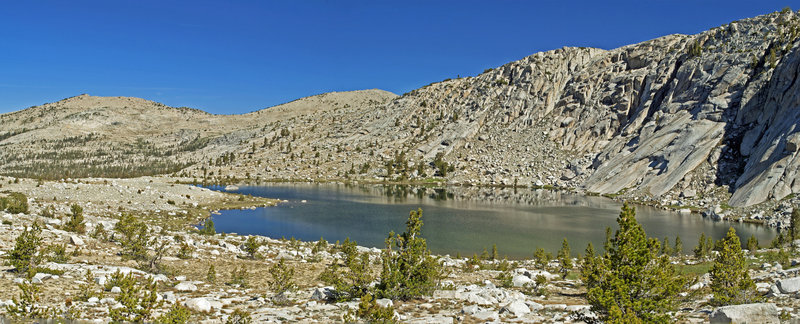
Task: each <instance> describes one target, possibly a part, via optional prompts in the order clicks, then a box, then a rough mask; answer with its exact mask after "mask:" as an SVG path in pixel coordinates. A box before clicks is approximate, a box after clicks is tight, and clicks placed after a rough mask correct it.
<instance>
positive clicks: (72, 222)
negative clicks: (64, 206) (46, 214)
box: [64, 204, 86, 233]
mask: <svg viewBox="0 0 800 324" xmlns="http://www.w3.org/2000/svg"><path fill="white" fill-rule="evenodd" d="M70 211H71V212H72V214H71V215H70V218H69V220H68V221H67V222H66V223H65V224H64V230H66V231H69V232H75V233H84V232H86V225H85V224H84V223H83V208H82V207H81V206H79V205H78V204H73V205H72V206H71V207H70Z"/></svg>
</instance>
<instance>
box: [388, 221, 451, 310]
mask: <svg viewBox="0 0 800 324" xmlns="http://www.w3.org/2000/svg"><path fill="white" fill-rule="evenodd" d="M421 232H422V209H421V208H420V209H419V210H417V211H416V212H415V211H413V210H412V211H411V212H410V213H409V216H408V220H407V221H406V231H405V232H403V234H400V235H395V234H394V232H391V233H389V237H388V238H387V239H386V249H384V250H383V254H382V255H381V259H382V261H383V269H382V271H381V279H380V282H379V283H378V286H377V291H378V292H379V294H380V295H381V296H383V297H386V298H392V299H402V300H407V299H410V298H418V297H421V296H424V295H430V294H432V293H433V290H434V289H435V288H436V284H437V282H438V280H439V278H440V276H441V274H440V269H441V265H440V264H439V263H438V261H437V260H436V259H435V258H434V257H433V256H431V251H430V250H428V245H427V243H426V242H425V239H423V238H422V237H421ZM395 248H396V250H395Z"/></svg>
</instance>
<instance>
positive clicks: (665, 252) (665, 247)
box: [661, 236, 672, 256]
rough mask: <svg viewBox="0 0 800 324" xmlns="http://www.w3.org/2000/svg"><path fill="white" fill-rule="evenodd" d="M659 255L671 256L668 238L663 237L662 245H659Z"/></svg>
mask: <svg viewBox="0 0 800 324" xmlns="http://www.w3.org/2000/svg"><path fill="white" fill-rule="evenodd" d="M661 254H663V255H667V256H669V255H672V246H671V245H670V244H669V238H668V237H666V236H664V243H662V244H661Z"/></svg>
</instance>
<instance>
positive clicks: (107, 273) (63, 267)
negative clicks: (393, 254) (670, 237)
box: [0, 177, 800, 323]
mask: <svg viewBox="0 0 800 324" xmlns="http://www.w3.org/2000/svg"><path fill="white" fill-rule="evenodd" d="M0 181H2V184H3V187H2V190H8V191H9V192H21V193H24V194H25V195H27V197H28V203H29V212H27V213H19V214H10V213H7V212H0V220H1V221H2V224H0V256H8V254H9V253H10V251H11V250H12V249H13V248H14V245H15V239H16V238H17V237H18V236H19V235H20V234H21V233H22V232H23V231H24V230H25V228H26V227H29V226H31V225H32V224H33V223H34V222H38V223H40V224H43V225H42V227H43V229H42V232H41V236H42V237H43V242H42V244H41V246H42V247H44V246H50V245H60V244H66V251H65V252H66V253H65V254H64V255H63V256H62V257H61V258H60V259H59V260H57V261H48V260H47V258H45V259H43V260H42V262H41V264H40V266H39V268H37V269H36V270H35V271H33V273H31V274H32V276H31V278H30V281H28V279H26V277H25V275H24V274H21V273H16V272H13V271H12V269H13V268H12V267H11V266H4V267H0V270H2V272H0V287H3V288H2V289H0V306H11V307H13V306H15V304H14V302H13V301H12V299H15V298H16V299H17V300H18V301H17V303H19V298H20V293H21V291H20V290H19V288H18V286H17V285H16V284H19V283H27V282H30V283H33V285H34V286H37V287H39V288H40V289H41V292H40V294H39V299H38V301H37V302H36V303H35V306H33V308H35V309H46V308H47V309H48V311H49V313H48V314H51V315H50V316H51V317H54V318H56V317H60V318H67V319H81V320H87V321H92V322H108V321H110V320H111V317H110V314H109V312H110V310H114V309H117V308H121V307H122V305H121V303H120V300H121V298H122V296H121V289H120V287H116V286H114V283H115V281H114V280H115V279H114V276H115V275H114V274H115V273H116V272H120V273H123V274H133V275H134V276H136V277H141V278H151V279H153V280H155V281H156V282H157V283H158V287H157V300H158V303H157V305H158V306H157V307H155V308H154V309H153V311H152V313H151V317H150V318H151V319H155V318H158V317H159V316H161V315H163V314H165V313H167V311H168V310H170V309H171V307H172V306H173V305H176V304H178V305H184V306H185V307H187V308H188V309H189V310H190V311H191V313H190V316H191V317H190V321H191V322H205V323H221V322H226V321H229V320H230V321H233V320H234V319H237V318H239V319H241V318H242V317H243V316H249V317H250V318H251V319H252V321H253V322H257V323H262V322H325V323H327V322H341V321H343V319H344V318H345V317H347V316H352V313H353V310H354V309H356V308H357V307H358V304H359V301H358V300H355V301H348V302H340V303H335V302H332V301H330V300H328V299H329V297H330V296H331V295H332V293H333V291H332V289H333V288H331V287H327V286H326V285H325V284H324V283H323V282H321V281H320V280H319V279H318V277H319V275H320V273H322V271H323V270H324V269H325V267H326V266H327V265H328V264H330V263H331V262H334V261H336V260H338V259H340V258H342V254H341V252H338V251H337V250H336V249H334V248H333V245H332V244H331V245H328V246H327V247H325V248H319V247H318V246H317V243H315V242H299V241H295V240H285V239H280V240H279V239H275V238H267V237H257V239H258V241H260V242H262V243H264V244H263V245H261V246H260V247H258V249H257V252H256V253H255V254H251V253H249V252H248V251H247V250H248V248H247V241H248V239H250V237H245V236H240V235H236V234H213V235H209V234H201V233H198V231H197V230H194V229H193V227H192V226H191V224H196V223H198V222H199V221H200V219H202V218H204V217H206V216H208V213H209V212H212V211H214V210H217V209H220V208H252V207H255V206H265V205H270V204H274V203H275V202H274V201H270V200H264V199H257V198H251V197H242V196H236V195H232V194H226V193H219V192H214V191H211V190H208V189H204V188H198V187H194V186H189V185H181V184H173V183H171V180H170V179H169V178H160V177H157V178H136V179H129V180H111V179H108V180H105V179H92V180H82V181H59V182H37V181H33V180H24V179H23V180H20V181H19V182H18V183H17V182H16V181H14V180H13V179H12V178H3V179H0ZM72 204H79V205H81V206H84V214H85V226H86V230H85V233H87V234H79V233H75V232H68V231H65V230H63V229H62V228H63V227H62V226H63V225H64V222H65V221H66V217H62V216H64V215H66V214H68V213H69V208H70V206H71V205H72ZM51 207H52V208H51ZM122 214H135V215H137V217H138V219H143V220H147V224H148V226H149V228H150V229H151V230H152V232H151V235H152V238H153V239H155V241H157V242H164V243H165V250H164V251H165V253H164V256H163V258H162V259H161V263H162V265H163V267H161V270H160V271H157V272H149V271H142V270H140V268H141V267H140V266H139V264H137V263H136V262H135V261H124V260H123V258H122V257H121V256H120V254H121V253H122V252H123V251H122V247H121V246H120V243H119V242H117V241H116V240H112V239H109V237H110V234H114V230H113V229H114V228H115V224H116V223H118V222H120V217H121V215H122ZM99 227H102V228H104V230H105V233H106V234H105V235H99V234H97V233H98V231H97V228H99ZM358 249H359V250H360V251H363V252H368V253H369V254H370V259H371V260H373V261H377V260H378V259H379V254H380V250H378V249H375V248H366V247H358ZM577 249H578V248H576V249H575V250H577ZM687 250H688V248H687ZM553 252H554V251H553ZM769 252H770V251H769V250H761V251H759V253H758V257H753V256H750V257H749V258H750V259H749V262H750V263H752V264H753V265H752V266H751V270H750V275H751V277H752V278H754V279H755V281H756V282H757V287H758V294H759V295H763V297H761V298H762V299H761V300H760V301H761V302H760V303H757V304H749V305H739V306H727V307H721V308H716V307H713V306H710V305H709V304H708V302H709V300H710V299H711V293H710V290H709V289H708V287H707V286H708V284H709V276H708V274H705V273H706V272H707V269H708V267H709V263H708V262H698V261H697V260H695V259H694V258H692V257H688V256H683V257H673V258H672V260H673V263H675V264H677V265H678V266H679V268H680V269H681V271H682V272H684V273H687V274H690V275H693V276H696V277H697V281H696V282H693V283H692V285H691V287H688V289H687V291H686V293H684V294H682V295H683V296H684V299H682V300H681V301H680V307H679V308H678V309H679V310H678V311H676V312H675V313H673V314H672V317H673V318H674V320H675V321H677V322H707V321H709V320H712V321H717V320H719V321H721V322H726V321H730V320H733V321H735V322H741V321H749V322H763V323H769V322H774V323H777V322H779V321H789V320H794V319H798V318H800V299H798V297H799V296H800V295H798V294H800V267H796V268H794V267H790V265H793V264H795V263H796V262H795V261H789V263H785V265H786V266H787V268H784V267H782V266H781V264H779V263H765V261H766V260H768V258H766V257H765V256H764V255H765V254H768V253H769ZM253 255H257V256H258V257H254V258H251V256H253ZM279 260H284V262H285V263H286V265H288V267H290V268H291V269H293V270H294V275H293V276H292V278H291V280H292V281H293V282H294V283H295V284H296V289H294V290H291V291H289V292H286V293H283V294H277V293H276V291H274V290H273V289H272V288H270V287H273V285H271V283H272V282H273V281H274V280H273V277H272V274H271V273H270V271H269V269H270V268H271V267H272V266H273V265H275V264H276V263H277V262H278V261H279ZM440 261H441V262H442V263H443V264H444V267H445V269H446V273H447V276H446V277H445V278H444V279H443V280H441V282H440V283H439V285H438V287H437V289H436V290H435V291H434V293H433V295H432V296H429V297H426V298H422V299H418V300H410V301H399V300H394V301H392V300H388V299H380V300H378V301H377V302H378V304H379V305H381V306H383V307H386V306H391V307H392V308H393V310H394V312H395V315H394V316H395V319H396V320H399V321H401V322H408V323H455V322H464V323H477V322H492V321H501V322H591V321H592V320H593V319H595V318H596V315H595V314H594V313H593V312H592V311H591V309H590V306H589V305H587V301H586V299H585V293H586V289H585V287H584V285H583V284H582V282H581V280H580V279H578V277H579V275H578V271H579V270H578V268H577V267H576V268H573V269H572V270H571V271H570V272H569V273H568V274H567V275H566V277H562V276H561V275H560V274H558V273H557V269H558V268H559V267H560V266H559V264H558V262H557V261H550V262H548V264H546V265H537V262H536V261H534V260H519V261H513V262H506V261H501V260H481V261H479V262H477V263H475V262H474V261H471V260H470V259H458V258H454V257H452V256H440ZM573 261H574V262H573V263H576V264H578V263H579V260H578V259H574V260H573ZM212 266H213V269H214V272H215V275H214V276H210V275H209V268H211V267H212ZM242 269H244V271H242ZM379 272H380V271H379V269H378V265H375V267H373V273H375V274H377V273H379ZM87 273H88V275H87ZM237 274H238V275H237ZM9 309H10V308H9V307H1V308H0V316H9V317H10V316H12V315H13V314H11V313H10V311H9ZM243 314H245V315H243ZM0 321H2V320H0Z"/></svg>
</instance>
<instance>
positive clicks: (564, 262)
mask: <svg viewBox="0 0 800 324" xmlns="http://www.w3.org/2000/svg"><path fill="white" fill-rule="evenodd" d="M570 253H571V251H570V248H569V242H567V238H566V237H565V238H564V240H563V241H561V250H558V256H557V257H558V264H559V265H560V266H561V269H559V272H561V277H562V278H566V277H567V274H569V270H570V269H572V257H571V256H570Z"/></svg>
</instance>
